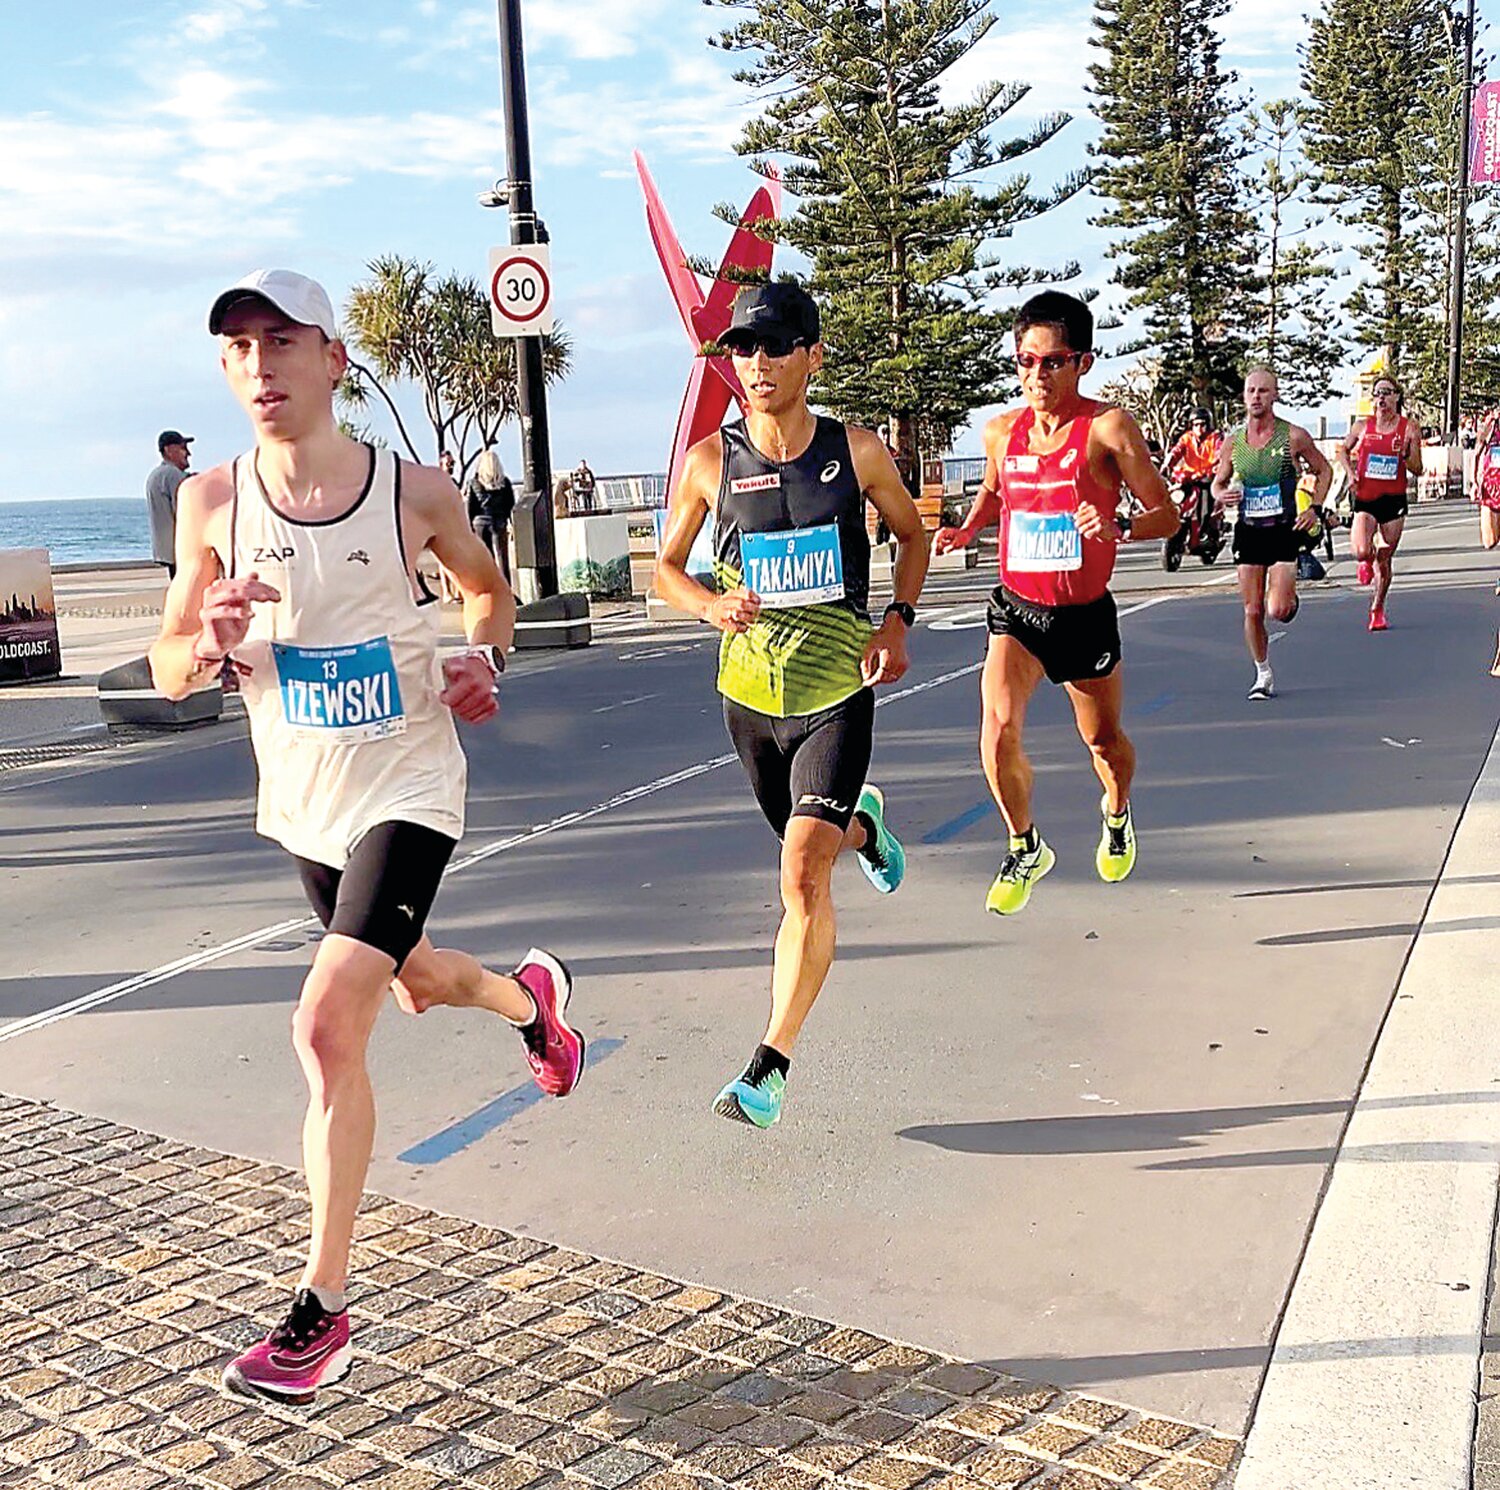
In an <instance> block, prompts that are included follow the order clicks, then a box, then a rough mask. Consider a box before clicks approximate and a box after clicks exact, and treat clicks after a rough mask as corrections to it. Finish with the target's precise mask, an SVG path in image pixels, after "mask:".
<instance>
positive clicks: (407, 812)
mask: <svg viewBox="0 0 1500 1490" xmlns="http://www.w3.org/2000/svg"><path fill="white" fill-rule="evenodd" d="M369 451H370V472H369V475H368V476H367V477H366V479H365V486H364V490H363V491H362V492H361V493H360V495H359V498H358V500H357V501H356V502H355V503H354V506H353V507H351V508H350V509H349V511H348V512H346V513H345V514H344V515H343V516H342V517H336V518H330V519H322V520H318V521H304V520H299V519H296V518H292V517H288V516H286V514H284V513H282V512H280V511H278V510H277V509H276V508H275V507H274V506H273V505H272V502H271V498H270V497H269V495H268V494H267V492H266V489H265V486H264V484H263V483H262V481H261V479H260V475H259V472H258V471H257V469H256V463H255V453H254V452H253V451H252V452H251V453H250V454H248V455H242V456H240V457H239V459H238V460H236V461H235V463H234V488H235V489H234V505H233V507H232V508H231V509H230V519H229V546H230V550H231V552H230V553H229V555H227V556H226V555H224V554H220V555H219V561H220V563H221V564H222V565H223V569H224V572H225V573H226V574H227V575H229V576H230V577H235V576H242V575H246V574H249V573H250V572H251V571H252V570H253V571H254V572H255V573H256V574H258V575H259V576H260V578H261V579H262V580H264V581H265V582H266V583H267V584H268V585H271V586H272V587H273V588H274V589H276V590H279V591H280V592H281V599H280V600H279V601H275V602H268V603H257V604H256V605H255V606H254V607H253V611H252V618H251V621H250V631H249V634H248V635H247V636H246V638H245V640H244V642H243V643H241V645H240V646H238V647H236V648H235V649H234V653H233V655H234V659H235V661H236V662H238V663H240V664H242V671H241V680H240V688H241V691H242V693H243V695H244V699H245V708H246V711H247V712H248V714H249V716H250V737H251V742H252V743H253V745H254V747H255V760H256V765H257V767H258V768H259V773H260V791H259V795H258V798H257V803H256V817H255V827H256V831H257V832H259V833H263V834H265V836H266V837H267V838H274V839H275V840H276V841H277V842H278V843H280V844H281V845H282V846H283V847H285V848H287V849H288V850H290V851H291V852H292V853H294V854H296V855H298V856H299V857H300V858H304V859H311V860H313V861H314V862H315V863H318V864H327V865H329V866H330V867H331V868H334V869H342V868H343V867H344V866H345V864H346V863H347V862H348V859H349V854H350V852H351V851H352V849H353V848H354V845H355V844H356V843H358V842H359V840H360V838H361V837H363V836H364V834H365V833H366V832H368V831H369V829H371V828H373V827H374V826H375V825H376V824H377V823H383V822H389V821H393V820H396V821H401V822H409V823H418V824H420V825H421V826H423V827H427V828H432V829H433V830H434V831H436V832H438V833H446V834H447V835H448V836H449V837H450V838H455V839H456V838H458V837H460V836H461V835H462V833H463V829H464V792H465V788H466V785H467V776H468V769H467V762H466V761H465V759H464V753H463V750H462V748H461V747H460V745H459V743H458V732H457V730H456V729H455V727H454V724H453V715H452V713H451V712H450V711H449V709H448V708H447V706H446V705H445V704H443V703H441V702H439V699H438V695H439V694H440V693H441V692H442V689H443V680H442V667H441V664H440V663H439V661H438V655H437V647H438V637H439V632H440V625H441V621H440V616H439V610H440V607H439V604H438V601H437V597H436V596H432V595H428V594H427V593H426V590H425V586H424V587H423V588H422V591H421V592H420V593H419V592H418V590H417V589H416V588H415V587H414V582H413V580H412V577H411V574H410V572H409V571H408V568H407V564H406V555H405V551H404V545H403V542H402V538H401V530H400V515H399V514H400V503H401V473H400V461H399V459H398V457H397V456H396V455H395V454H394V453H393V452H392V451H389V450H376V449H375V448H374V447H373V446H372V447H369ZM226 557H227V560H228V562H225V560H226ZM245 668H248V669H249V673H248V675H246V674H245V672H244V671H243V669H245Z"/></svg>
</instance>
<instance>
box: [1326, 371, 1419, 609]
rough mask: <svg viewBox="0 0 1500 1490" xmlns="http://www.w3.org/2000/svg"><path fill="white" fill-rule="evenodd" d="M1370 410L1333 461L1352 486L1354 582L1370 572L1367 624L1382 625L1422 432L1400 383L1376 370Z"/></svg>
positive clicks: (1366, 578) (1367, 577) (1363, 581)
mask: <svg viewBox="0 0 1500 1490" xmlns="http://www.w3.org/2000/svg"><path fill="white" fill-rule="evenodd" d="M1371 396H1372V397H1373V398H1374V400H1375V412H1374V414H1373V415H1372V416H1371V417H1370V418H1368V419H1366V420H1364V421H1362V422H1361V423H1359V424H1356V425H1355V426H1354V427H1353V428H1352V429H1350V431H1349V433H1348V435H1347V436H1346V437H1345V439H1344V442H1343V444H1342V445H1340V446H1339V449H1338V455H1339V463H1340V464H1341V465H1342V466H1343V468H1344V471H1345V473H1346V474H1347V475H1348V477H1349V485H1350V487H1351V488H1352V489H1353V492H1354V520H1353V522H1352V523H1351V524H1350V528H1349V547H1350V550H1351V551H1352V552H1353V554H1354V559H1355V563H1356V564H1357V565H1358V569H1357V571H1356V572H1357V574H1358V578H1359V582H1360V584H1362V585H1367V584H1369V583H1370V581H1371V579H1372V578H1373V579H1374V581H1375V594H1374V596H1373V597H1372V598H1371V601H1370V630H1371V631H1384V630H1385V629H1386V620H1385V598H1386V595H1387V594H1388V593H1389V591H1390V588H1391V562H1392V560H1393V559H1394V558H1395V557H1396V545H1397V544H1399V543H1400V542H1401V530H1402V528H1404V527H1405V526H1406V505H1407V498H1406V487H1407V476H1408V474H1410V475H1413V476H1420V475H1421V474H1422V435H1421V431H1420V430H1419V429H1418V428H1417V427H1416V425H1414V424H1412V423H1411V422H1410V421H1409V420H1408V419H1407V418H1406V416H1405V415H1404V414H1402V412H1401V405H1402V402H1403V399H1402V393H1401V385H1400V384H1399V383H1397V382H1396V380H1395V379H1394V378H1392V377H1388V376H1386V375H1385V374H1382V375H1381V376H1380V377H1378V378H1376V380H1375V386H1374V388H1373V389H1372V390H1371Z"/></svg>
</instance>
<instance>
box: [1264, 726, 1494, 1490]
mask: <svg viewBox="0 0 1500 1490" xmlns="http://www.w3.org/2000/svg"><path fill="white" fill-rule="evenodd" d="M1497 859H1500V734H1497V736H1496V738H1495V739H1494V740H1493V741H1492V742H1491V745H1490V750H1489V754H1488V757H1487V758H1486V760H1485V764H1484V767H1483V769H1482V770H1481V772H1480V774H1479V779H1478V781H1477V782H1476V783H1475V786H1474V790H1473V792H1472V793H1471V795H1470V797H1469V800H1468V803H1467V805H1466V806H1465V808H1464V812H1463V816H1462V817H1461V818H1460V820H1459V824H1458V828H1457V830H1456V831H1455V833H1454V835H1453V842H1452V844H1451V846H1450V848H1449V851H1448V858H1447V861H1446V862H1445V863H1444V865H1443V870H1442V873H1441V874H1440V876H1439V877H1438V881H1437V884H1436V885H1435V886H1434V889H1433V893H1432V897H1431V899H1430V900H1429V902H1428V905H1427V911H1426V914H1425V915H1424V916H1423V918H1422V925H1421V927H1420V929H1419V931H1418V934H1417V937H1416V940H1415V942H1414V943H1413V945H1412V949H1411V954H1410V956H1409V958H1408V960H1407V964H1406V967H1405V970H1404V971H1403V973H1402V975H1401V981H1400V983H1399V985H1398V987H1397V989H1396V993H1395V996H1394V998H1393V999H1392V1001H1391V1005H1390V1008H1389V1010H1388V1012H1387V1015H1386V1020H1385V1024H1384V1026H1383V1028H1382V1029H1381V1032H1380V1037H1379V1039H1378V1040H1377V1041H1376V1043H1375V1049H1374V1053H1373V1054H1372V1056H1371V1059H1370V1066H1369V1070H1368V1071H1367V1073H1366V1075H1365V1079H1364V1082H1363V1083H1362V1084H1361V1086H1360V1090H1359V1097H1358V1100H1357V1101H1356V1103H1355V1106H1354V1111H1353V1113H1352V1115H1351V1117H1350V1120H1349V1125H1348V1128H1347V1129H1346V1130H1345V1133H1344V1136H1343V1140H1342V1142H1341V1143H1340V1145H1339V1151H1338V1155H1337V1157H1336V1159H1335V1160H1334V1164H1333V1170H1332V1174H1331V1176H1330V1178H1329V1182H1328V1187H1327V1191H1326V1193H1325V1195H1324V1199H1323V1203H1322V1205H1321V1207H1320V1208H1319V1210H1318V1213H1317V1219H1316V1220H1315V1222H1314V1223H1313V1227H1312V1232H1311V1235H1310V1237H1309V1239H1308V1244H1307V1249H1306V1252H1305V1253H1304V1255H1303V1258H1302V1262H1301V1265H1300V1267H1299V1268H1298V1270H1297V1275H1296V1278H1295V1280H1294V1282H1293V1284H1292V1289H1291V1293H1290V1295H1289V1296H1288V1299H1287V1304H1286V1309H1285V1311H1284V1314H1283V1317H1282V1320H1281V1324H1280V1327H1279V1329H1278V1331H1277V1335H1276V1342H1275V1349H1274V1352H1273V1354H1272V1357H1271V1363H1270V1366H1269V1367H1268V1368H1267V1371H1266V1376H1265V1380H1264V1382H1263V1384H1262V1387H1261V1392H1260V1397H1259V1400H1258V1402H1257V1404H1256V1408H1255V1412H1254V1415H1253V1418H1252V1422H1251V1427H1250V1434H1249V1438H1248V1440H1247V1442H1246V1447H1245V1457H1244V1461H1243V1464H1242V1466H1241V1468H1240V1471H1239V1474H1238V1476H1237V1478H1236V1479H1235V1487H1236V1490H1288V1487H1289V1486H1295V1487H1296V1490H1352V1487H1355V1486H1358V1487H1359V1490H1396V1487H1398V1486H1399V1487H1400V1490H1468V1486H1469V1484H1470V1469H1471V1465H1470V1459H1471V1453H1472V1442H1473V1435H1474V1411H1475V1393H1476V1390H1477V1384H1478V1376H1479V1358H1480V1351H1481V1342H1482V1334H1483V1330H1484V1315H1485V1293H1486V1282H1487V1279H1488V1276H1489V1264H1490V1242H1491V1238H1492V1235H1493V1231H1494V1221H1495V1208H1496V1194H1497V1188H1500V1090H1497V1088H1496V1086H1495V1084H1494V1083H1495V1080H1496V1076H1495V1073H1496V1072H1497V1071H1500V1022H1497V1021H1496V1019H1495V1014H1494V987H1495V969H1496V967H1497V966H1500V932H1497V930H1496V929H1495V916H1494V910H1495V903H1494V890H1493V887H1492V886H1491V885H1490V884H1489V883H1488V881H1489V879H1490V877H1491V873H1492V871H1493V870H1494V867H1495V864H1496V861H1497Z"/></svg>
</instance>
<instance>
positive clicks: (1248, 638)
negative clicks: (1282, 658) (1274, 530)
mask: <svg viewBox="0 0 1500 1490" xmlns="http://www.w3.org/2000/svg"><path fill="white" fill-rule="evenodd" d="M1239 575H1240V599H1241V601H1242V602H1243V603H1244V606H1245V645H1246V646H1247V647H1249V649H1250V657H1251V660H1252V661H1254V662H1257V663H1261V662H1264V661H1265V660H1266V652H1267V650H1268V647H1267V640H1266V568H1265V566H1264V565H1263V564H1241V565H1240V567H1239Z"/></svg>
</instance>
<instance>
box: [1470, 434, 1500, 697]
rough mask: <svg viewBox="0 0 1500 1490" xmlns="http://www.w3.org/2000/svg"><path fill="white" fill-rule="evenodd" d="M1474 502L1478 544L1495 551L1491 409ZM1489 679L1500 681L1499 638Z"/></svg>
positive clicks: (1497, 453)
mask: <svg viewBox="0 0 1500 1490" xmlns="http://www.w3.org/2000/svg"><path fill="white" fill-rule="evenodd" d="M1473 499H1474V501H1475V502H1477V503H1478V504H1479V541H1480V542H1481V543H1482V544H1484V546H1485V547H1486V548H1494V547H1495V546H1496V545H1497V544H1500V409H1491V410H1490V411H1489V413H1488V414H1486V415H1485V416H1484V418H1483V420H1481V421H1480V425H1479V446H1478V449H1477V451H1476V452H1475V458H1474V488H1473ZM1495 593H1496V594H1497V595H1500V585H1496V586H1495ZM1490 676H1491V677H1492V678H1500V636H1497V637H1496V639H1495V660H1494V661H1493V662H1492V663H1491V664H1490Z"/></svg>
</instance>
